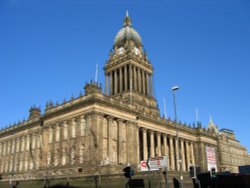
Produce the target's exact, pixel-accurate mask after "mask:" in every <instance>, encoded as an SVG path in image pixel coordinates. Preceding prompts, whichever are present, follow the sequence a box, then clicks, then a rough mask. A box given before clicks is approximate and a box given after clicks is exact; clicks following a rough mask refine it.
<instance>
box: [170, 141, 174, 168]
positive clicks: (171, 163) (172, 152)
mask: <svg viewBox="0 0 250 188" xmlns="http://www.w3.org/2000/svg"><path fill="white" fill-rule="evenodd" d="M169 150H170V154H169V156H170V165H171V166H170V169H171V170H174V169H175V159H174V155H175V153H174V145H173V137H172V136H169Z"/></svg>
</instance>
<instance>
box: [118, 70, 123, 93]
mask: <svg viewBox="0 0 250 188" xmlns="http://www.w3.org/2000/svg"><path fill="white" fill-rule="evenodd" d="M119 78H120V91H119V93H122V89H123V84H122V79H123V75H122V67H120V69H119Z"/></svg>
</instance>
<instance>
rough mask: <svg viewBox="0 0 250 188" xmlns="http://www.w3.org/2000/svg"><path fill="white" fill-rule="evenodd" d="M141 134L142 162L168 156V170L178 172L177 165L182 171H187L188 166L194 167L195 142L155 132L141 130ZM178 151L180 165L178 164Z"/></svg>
mask: <svg viewBox="0 0 250 188" xmlns="http://www.w3.org/2000/svg"><path fill="white" fill-rule="evenodd" d="M141 132H142V134H141V135H142V139H141V140H142V142H143V143H142V147H143V148H142V156H141V159H142V160H147V159H148V158H152V157H158V156H164V155H166V156H168V164H169V170H179V169H180V167H179V164H181V165H182V166H181V169H182V170H183V171H188V168H189V166H190V165H195V152H194V144H195V142H193V141H190V140H187V139H184V138H179V139H178V140H177V137H176V136H175V135H170V134H166V133H161V132H157V131H154V130H150V129H146V128H141ZM178 149H179V153H180V159H181V163H178V159H177V156H178Z"/></svg>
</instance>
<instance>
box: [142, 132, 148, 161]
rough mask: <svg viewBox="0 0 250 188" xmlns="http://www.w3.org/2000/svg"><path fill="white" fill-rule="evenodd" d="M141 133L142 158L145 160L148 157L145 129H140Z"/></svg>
mask: <svg viewBox="0 0 250 188" xmlns="http://www.w3.org/2000/svg"><path fill="white" fill-rule="evenodd" d="M142 134H143V160H144V161H146V160H147V159H148V143H147V129H145V128H143V129H142Z"/></svg>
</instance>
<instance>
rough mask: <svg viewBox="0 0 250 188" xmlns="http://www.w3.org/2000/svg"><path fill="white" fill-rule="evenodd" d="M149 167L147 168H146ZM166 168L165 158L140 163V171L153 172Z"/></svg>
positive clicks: (155, 158)
mask: <svg viewBox="0 0 250 188" xmlns="http://www.w3.org/2000/svg"><path fill="white" fill-rule="evenodd" d="M148 167H149V168H148ZM166 167H167V156H162V157H154V158H150V159H149V160H148V161H141V171H149V170H150V171H154V170H160V168H166Z"/></svg>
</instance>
